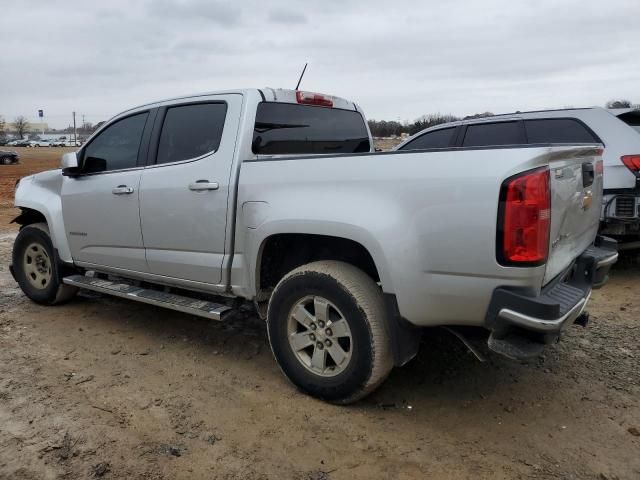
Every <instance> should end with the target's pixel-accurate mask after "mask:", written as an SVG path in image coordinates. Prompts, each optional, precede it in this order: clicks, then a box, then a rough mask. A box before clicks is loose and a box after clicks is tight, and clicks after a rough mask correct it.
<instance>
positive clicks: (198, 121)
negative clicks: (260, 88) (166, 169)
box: [156, 102, 227, 163]
mask: <svg viewBox="0 0 640 480" xmlns="http://www.w3.org/2000/svg"><path fill="white" fill-rule="evenodd" d="M226 114H227V104H226V103H222V102H218V103H199V104H195V105H182V106H177V107H171V108H169V109H168V110H167V114H166V115H165V118H164V123H163V124H162V132H161V133H160V144H159V145H158V156H157V159H156V163H170V162H179V161H181V160H189V159H192V158H197V157H200V156H202V155H205V154H207V153H211V152H214V151H216V150H218V147H219V146H220V140H221V139H222V130H223V129H224V119H225V116H226Z"/></svg>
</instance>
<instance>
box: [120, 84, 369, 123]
mask: <svg viewBox="0 0 640 480" xmlns="http://www.w3.org/2000/svg"><path fill="white" fill-rule="evenodd" d="M297 92H302V93H308V92H304V91H302V90H292V89H285V88H271V87H265V88H240V89H236V90H217V91H212V92H200V93H194V94H190V95H180V96H178V97H170V98H164V99H161V100H156V101H154V102H149V103H145V104H142V105H138V106H136V107H133V108H128V109H127V110H124V111H122V112H120V113H118V114H117V115H114V117H118V116H120V115H122V114H124V113H127V112H132V111H134V110H138V109H139V108H143V107H152V106H154V105H158V104H161V103H165V102H172V101H176V100H186V99H190V98H196V97H207V96H210V95H229V94H240V95H247V94H254V93H257V94H259V95H260V96H261V97H262V101H263V102H281V103H298V102H297V99H296V94H297ZM313 95H320V96H322V97H325V98H327V99H329V100H330V101H331V102H332V106H333V108H341V109H345V110H358V111H359V110H360V108H359V107H358V105H357V104H355V103H354V102H351V101H349V100H346V99H344V98H341V97H336V96H334V95H327V94H323V93H314V94H313Z"/></svg>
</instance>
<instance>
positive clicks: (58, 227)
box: [14, 170, 73, 263]
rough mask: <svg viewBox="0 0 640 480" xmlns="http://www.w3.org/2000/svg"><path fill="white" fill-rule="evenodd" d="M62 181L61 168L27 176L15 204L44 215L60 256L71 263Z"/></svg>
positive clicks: (21, 183) (19, 188) (19, 187)
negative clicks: (64, 214) (64, 216)
mask: <svg viewBox="0 0 640 480" xmlns="http://www.w3.org/2000/svg"><path fill="white" fill-rule="evenodd" d="M62 181H63V177H62V172H61V170H50V171H47V172H42V173H38V174H36V175H32V176H29V177H25V178H23V179H22V180H20V183H19V184H18V187H17V189H16V194H15V203H14V204H15V206H16V207H18V208H29V209H31V210H35V211H37V212H40V213H41V214H42V215H44V217H45V219H46V220H47V225H48V226H49V232H50V233H51V242H52V243H53V247H54V248H55V249H56V250H57V251H58V257H59V258H60V260H62V261H63V262H65V263H71V262H72V261H73V259H72V257H71V251H70V249H69V242H68V240H67V235H66V233H65V228H64V220H63V217H62V198H61V191H62Z"/></svg>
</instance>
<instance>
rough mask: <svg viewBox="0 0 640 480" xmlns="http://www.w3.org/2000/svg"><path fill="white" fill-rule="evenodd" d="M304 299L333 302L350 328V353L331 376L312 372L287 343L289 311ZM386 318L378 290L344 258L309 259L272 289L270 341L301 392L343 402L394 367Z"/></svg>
mask: <svg viewBox="0 0 640 480" xmlns="http://www.w3.org/2000/svg"><path fill="white" fill-rule="evenodd" d="M309 297H312V298H314V299H315V298H317V297H320V298H321V299H326V300H327V301H328V302H330V303H331V304H333V306H335V307H336V308H337V310H339V312H338V313H341V314H342V318H344V320H346V321H347V324H348V326H349V329H350V340H349V345H350V348H349V350H350V357H349V360H348V363H346V366H344V367H341V368H342V369H343V370H342V371H340V373H338V374H336V375H335V376H331V377H326V376H321V375H320V374H317V373H314V372H313V371H311V369H310V368H309V366H305V365H304V364H303V361H302V360H300V358H299V356H298V354H297V353H296V351H295V350H294V348H293V346H292V345H291V344H290V341H289V335H291V333H290V330H289V327H288V326H289V325H290V323H289V322H290V315H291V312H292V309H293V308H294V306H297V305H299V302H300V301H303V299H305V298H309ZM385 316H386V314H385V307H384V300H383V295H382V291H381V290H380V288H379V287H378V285H377V284H376V283H375V282H374V281H373V280H372V279H371V277H369V276H368V275H367V274H366V273H364V272H363V271H362V270H360V269H358V268H356V267H354V266H353V265H350V264H348V263H344V262H338V261H329V260H326V261H319V262H313V263H309V264H307V265H303V266H301V267H298V268H296V269H295V270H293V271H291V272H289V273H288V274H287V275H286V276H285V277H284V278H283V279H282V280H281V281H280V282H279V283H278V285H277V286H276V288H275V290H274V291H273V294H272V296H271V299H270V301H269V309H268V313H267V329H268V333H269V342H270V344H271V349H272V351H273V354H274V356H275V358H276V361H277V362H278V365H279V366H280V369H281V370H282V371H283V373H284V374H285V375H286V376H287V378H288V379H289V380H290V381H291V382H292V383H293V384H294V385H296V386H297V387H298V388H299V389H300V390H302V391H303V392H305V393H308V394H310V395H312V396H314V397H317V398H320V399H323V400H327V401H329V402H332V403H339V404H348V403H352V402H355V401H357V400H359V399H361V398H363V397H365V396H366V395H368V394H369V393H371V392H372V391H373V390H375V389H376V388H377V387H378V386H379V385H380V384H381V383H382V382H383V381H384V380H385V379H386V378H387V376H388V374H389V372H390V371H391V369H392V367H393V360H392V354H391V346H390V341H389V336H388V334H387V331H386V318H385ZM303 333H308V332H303ZM313 340H315V338H313ZM320 343H322V342H320ZM308 348H312V349H313V350H314V351H315V348H316V347H315V346H310V347H308ZM327 354H328V353H327Z"/></svg>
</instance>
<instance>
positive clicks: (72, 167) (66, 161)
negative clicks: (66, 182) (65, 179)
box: [60, 152, 79, 176]
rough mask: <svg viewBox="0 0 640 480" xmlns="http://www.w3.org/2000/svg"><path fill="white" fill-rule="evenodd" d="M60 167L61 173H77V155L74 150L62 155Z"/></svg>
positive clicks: (69, 174) (70, 174) (68, 174)
mask: <svg viewBox="0 0 640 480" xmlns="http://www.w3.org/2000/svg"><path fill="white" fill-rule="evenodd" d="M60 167H61V168H62V174H63V175H67V176H72V175H77V174H78V170H79V169H78V156H77V155H76V152H69V153H65V154H64V155H62V160H61V161H60Z"/></svg>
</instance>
